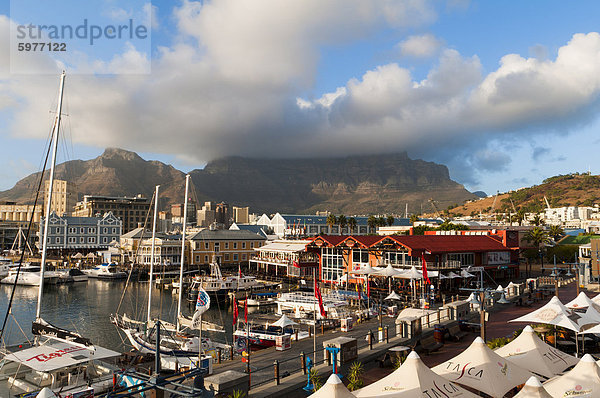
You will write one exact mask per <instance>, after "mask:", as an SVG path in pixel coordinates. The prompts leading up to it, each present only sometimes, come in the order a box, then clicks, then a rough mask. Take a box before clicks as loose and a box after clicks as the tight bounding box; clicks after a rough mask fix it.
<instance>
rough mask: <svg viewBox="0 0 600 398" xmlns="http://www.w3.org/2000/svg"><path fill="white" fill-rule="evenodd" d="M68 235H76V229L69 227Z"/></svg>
mask: <svg viewBox="0 0 600 398" xmlns="http://www.w3.org/2000/svg"><path fill="white" fill-rule="evenodd" d="M69 233H70V234H76V233H77V228H75V227H69Z"/></svg>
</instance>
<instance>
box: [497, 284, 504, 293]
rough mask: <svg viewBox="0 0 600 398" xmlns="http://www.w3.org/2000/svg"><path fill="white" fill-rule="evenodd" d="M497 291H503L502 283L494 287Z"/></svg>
mask: <svg viewBox="0 0 600 398" xmlns="http://www.w3.org/2000/svg"><path fill="white" fill-rule="evenodd" d="M496 291H497V292H503V291H504V288H503V287H502V285H498V287H497V288H496Z"/></svg>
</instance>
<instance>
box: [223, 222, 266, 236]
mask: <svg viewBox="0 0 600 398" xmlns="http://www.w3.org/2000/svg"><path fill="white" fill-rule="evenodd" d="M234 226H235V227H237V229H236V228H235V227H234ZM229 229H230V230H232V231H237V230H239V231H250V232H254V233H255V234H258V235H262V236H264V237H265V238H267V237H268V235H267V233H266V232H265V230H264V225H255V224H236V223H234V224H232V225H231V227H230V228H229Z"/></svg>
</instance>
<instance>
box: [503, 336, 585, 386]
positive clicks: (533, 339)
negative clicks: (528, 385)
mask: <svg viewBox="0 0 600 398" xmlns="http://www.w3.org/2000/svg"><path fill="white" fill-rule="evenodd" d="M494 352H495V353H496V354H498V355H500V356H501V357H504V358H507V359H509V360H510V361H511V362H513V363H515V364H517V365H519V366H520V367H522V368H525V369H527V370H529V371H531V372H533V373H536V374H538V375H540V376H544V377H545V378H547V379H549V378H551V377H554V376H556V375H557V374H559V373H562V372H563V371H564V370H565V369H567V368H569V367H571V366H574V365H576V364H577V362H578V359H577V358H575V357H574V356H571V355H569V354H565V353H564V352H562V351H560V350H557V349H556V348H554V347H552V346H551V345H549V344H546V343H545V342H543V341H542V340H541V339H540V338H539V337H538V335H537V334H536V333H535V332H534V331H533V328H532V327H531V326H529V325H527V326H525V328H523V331H522V332H521V334H520V335H518V336H517V337H516V338H515V339H514V340H512V341H511V342H510V343H508V344H506V345H505V346H502V347H500V348H498V349H496V350H495V351H494Z"/></svg>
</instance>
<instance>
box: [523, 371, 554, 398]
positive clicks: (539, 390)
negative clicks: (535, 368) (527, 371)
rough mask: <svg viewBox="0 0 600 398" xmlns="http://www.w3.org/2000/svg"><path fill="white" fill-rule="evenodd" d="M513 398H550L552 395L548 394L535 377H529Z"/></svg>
mask: <svg viewBox="0 0 600 398" xmlns="http://www.w3.org/2000/svg"><path fill="white" fill-rule="evenodd" d="M515 398H552V395H550V394H548V391H546V389H545V388H544V386H542V383H540V381H539V379H538V378H537V377H535V376H531V377H530V378H529V380H527V383H525V385H524V386H523V388H522V389H521V391H519V393H518V394H517V395H515Z"/></svg>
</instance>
